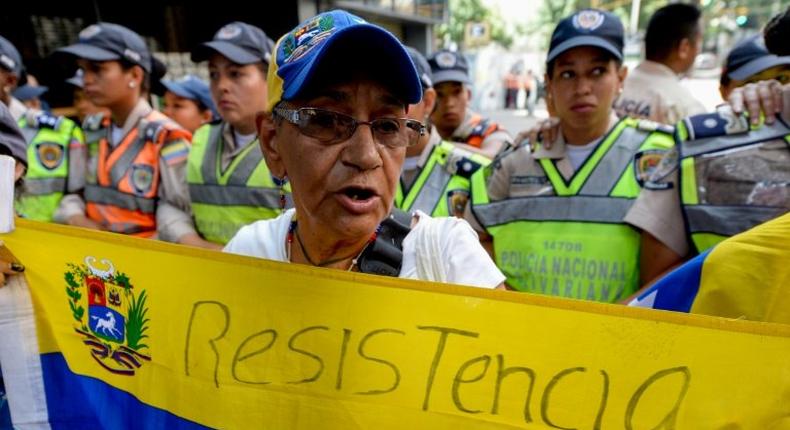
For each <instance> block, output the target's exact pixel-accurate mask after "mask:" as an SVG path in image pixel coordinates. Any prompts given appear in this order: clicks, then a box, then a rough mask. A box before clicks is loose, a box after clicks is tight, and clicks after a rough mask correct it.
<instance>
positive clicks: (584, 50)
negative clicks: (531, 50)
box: [546, 46, 626, 128]
mask: <svg viewBox="0 0 790 430" xmlns="http://www.w3.org/2000/svg"><path fill="white" fill-rule="evenodd" d="M625 74H626V70H625V68H620V67H618V65H617V63H616V62H615V61H614V60H613V59H611V56H609V55H607V54H606V53H605V52H604V51H602V50H600V49H598V48H594V47H590V46H582V47H578V48H574V49H570V50H568V51H566V52H564V53H562V54H561V55H560V56H559V57H557V58H556V59H555V60H554V70H553V71H552V76H547V78H548V79H547V81H546V84H547V87H548V88H547V90H548V91H549V93H550V94H551V99H552V107H553V110H554V113H555V114H556V116H557V117H559V118H560V121H561V123H562V124H563V125H565V126H569V125H570V126H573V127H574V128H590V127H597V126H599V125H600V124H602V123H607V124H608V121H609V116H610V115H611V111H612V103H614V101H615V99H616V98H617V96H618V94H619V92H620V88H622V85H623V80H625Z"/></svg>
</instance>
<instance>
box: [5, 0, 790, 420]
mask: <svg viewBox="0 0 790 430" xmlns="http://www.w3.org/2000/svg"><path fill="white" fill-rule="evenodd" d="M788 34H790V11H788V12H785V13H783V14H780V15H778V16H777V17H775V18H774V19H773V20H772V21H771V22H769V23H768V24H767V25H766V27H765V31H764V35H762V36H755V37H751V38H748V39H746V40H744V41H743V42H741V43H740V44H739V45H737V46H736V47H735V48H734V49H733V50H732V52H731V53H730V54H729V56H728V58H727V60H726V64H725V68H724V70H723V72H722V77H721V90H722V94H723V95H724V96H725V97H728V99H729V104H727V105H723V106H721V107H720V108H718V109H717V110H716V111H715V112H710V113H706V112H703V109H702V108H701V105H700V104H699V103H698V102H696V101H695V100H694V99H693V95H691V94H689V93H688V91H686V90H684V89H683V87H681V86H680V83H679V80H680V77H681V76H682V75H683V74H684V73H686V72H688V71H689V70H690V68H691V67H692V65H693V63H694V59H695V57H696V56H697V54H698V53H699V51H700V46H701V40H702V37H703V27H702V23H701V14H700V11H699V9H698V8H697V7H695V6H692V5H687V4H682V3H674V4H670V5H668V6H666V7H664V8H661V9H659V10H658V11H657V12H656V13H655V14H654V16H653V17H652V18H651V20H650V23H649V25H648V29H647V36H646V47H645V52H646V60H645V61H643V62H642V63H641V64H640V65H639V66H638V67H637V68H636V69H635V70H634V71H632V72H631V73H629V71H628V70H627V69H626V67H624V65H623V59H624V56H623V45H624V30H623V25H622V23H621V22H620V20H619V18H618V17H617V16H616V15H614V14H612V13H609V12H606V11H602V10H595V9H585V10H580V11H577V12H575V13H573V14H571V15H570V16H568V17H566V18H564V19H562V20H561V21H560V22H559V23H558V24H557V26H556V28H555V30H554V32H553V34H552V36H551V40H550V46H549V51H548V54H547V57H546V76H545V84H546V100H547V107H548V111H549V113H550V114H551V118H550V119H548V120H546V121H544V122H542V123H540V124H539V125H538V126H536V127H534V128H533V129H531V130H525V131H522V132H520V133H518V134H517V135H515V138H513V137H512V135H511V134H510V133H508V132H507V131H506V130H503V129H502V127H501V126H499V125H498V124H497V123H495V122H494V121H492V120H490V119H488V118H485V117H483V116H482V115H480V114H478V113H475V112H473V111H472V110H471V109H470V107H469V102H470V98H471V91H472V85H471V80H470V73H469V67H468V64H467V61H466V59H465V58H464V55H463V54H462V53H459V52H453V51H449V50H441V51H439V52H436V53H435V54H433V55H431V56H430V58H425V57H424V56H423V55H422V54H421V53H419V52H418V51H416V50H414V49H410V48H406V47H404V46H403V45H401V43H400V42H399V41H398V40H397V39H396V38H395V37H394V36H392V35H391V34H390V33H389V32H387V31H386V30H384V29H382V28H380V27H378V26H375V25H371V24H368V23H366V22H364V21H363V20H361V19H360V18H358V17H356V16H353V15H351V14H348V13H346V12H344V11H330V12H325V13H322V14H319V15H318V16H316V17H314V18H311V19H310V20H308V21H306V22H304V23H302V24H300V25H299V26H297V27H296V28H295V29H294V30H293V31H291V32H289V33H287V34H286V35H284V36H282V37H280V38H279V39H278V41H277V42H276V43H275V42H274V41H273V40H272V39H270V38H269V36H267V35H266V34H265V33H264V32H263V31H262V30H261V29H259V28H256V27H254V26H252V25H249V24H246V23H242V22H233V23H229V24H227V25H225V26H224V27H222V28H221V29H219V31H217V33H216V35H215V36H214V38H213V39H212V40H211V41H207V42H205V43H203V44H201V45H200V46H198V47H197V48H196V49H195V50H194V51H193V52H192V59H193V61H196V62H202V61H207V62H208V68H209V76H210V82H209V83H204V82H202V81H200V80H199V79H197V78H195V77H194V76H187V77H184V78H182V79H178V80H174V81H167V80H165V81H162V80H161V77H162V76H163V75H164V73H163V71H162V69H163V67H162V65H161V64H159V63H158V62H157V61H156V60H155V59H154V58H152V56H151V53H150V52H149V50H148V49H147V47H146V45H145V43H144V42H143V39H142V38H141V37H140V36H139V35H138V34H136V33H135V32H133V31H132V30H130V29H128V28H126V27H123V26H120V25H117V24H111V23H99V24H94V25H91V26H88V27H87V28H85V29H84V30H83V31H82V32H81V33H80V36H79V41H78V42H77V43H76V44H74V45H70V46H66V47H63V48H61V49H58V50H57V52H56V53H55V54H54V55H55V56H57V57H60V58H62V59H71V60H73V61H75V62H76V65H77V67H78V71H77V73H76V74H75V76H74V77H73V78H71V79H69V83H70V84H71V85H73V86H74V87H75V101H76V102H77V103H79V112H80V116H81V118H80V120H81V123H80V124H77V123H76V122H75V121H73V120H71V119H68V118H64V117H60V116H54V115H52V114H50V113H47V112H45V111H42V110H41V109H40V106H39V105H35V104H32V105H31V104H27V105H26V104H24V103H22V102H20V101H19V100H17V98H16V97H15V96H14V94H15V93H14V90H15V89H16V88H17V87H18V86H20V85H21V84H23V83H24V80H25V69H24V65H23V61H22V58H20V55H19V52H18V51H17V50H16V49H15V48H14V46H13V44H12V43H11V42H10V41H8V40H6V39H4V38H2V37H0V84H1V85H0V100H1V101H2V102H3V103H1V104H0V155H4V156H6V157H0V158H3V159H0V161H3V162H4V161H7V160H10V161H12V162H14V161H15V163H16V164H15V166H16V167H15V168H14V173H15V176H16V177H17V183H16V187H15V191H16V196H15V198H14V200H13V203H14V205H15V210H16V212H17V213H18V215H19V216H20V217H24V218H28V219H31V220H38V221H44V222H57V223H63V224H69V225H73V226H78V227H83V228H91V229H96V230H105V231H110V232H114V233H118V234H127V235H134V236H138V237H141V238H149V239H159V240H165V241H169V242H174V243H180V244H184V245H191V246H198V247H205V248H214V249H224V250H225V251H226V252H233V253H238V254H244V255H248V256H257V257H262V258H268V259H273V260H279V261H283V262H292V263H297V264H310V265H314V266H320V267H326V268H333V269H341V270H356V271H361V272H365V273H376V274H384V275H390V276H399V277H402V278H412V279H420V280H428V281H439V282H448V283H458V284H464V285H470V286H477V287H483V288H500V289H504V288H508V289H511V290H516V291H526V292H532V293H540V294H551V295H555V296H561V297H569V298H576V299H586V300H595V301H602V302H614V303H617V302H623V301H626V300H628V299H629V297H631V296H633V295H635V294H637V293H638V291H639V289H640V287H641V286H649V285H650V284H651V283H653V282H655V280H656V279H661V277H662V275H664V274H665V273H668V272H670V271H671V270H672V269H673V268H675V267H676V266H678V265H680V264H682V263H683V262H684V261H686V260H688V259H690V258H692V260H691V261H690V262H689V263H687V264H692V263H695V262H697V263H700V262H703V263H704V261H705V258H706V256H707V255H709V253H710V250H711V249H712V248H714V247H716V246H719V245H718V244H719V243H720V242H722V241H726V240H728V239H727V238H728V237H730V236H735V237H733V238H732V239H729V240H735V241H738V240H740V242H741V243H745V244H746V245H747V246H745V247H743V248H741V249H743V252H745V253H751V254H750V256H749V257H748V258H746V257H747V256H744V255H739V253H738V252H735V253H732V252H731V253H730V254H727V253H721V254H720V255H721V256H720V257H718V260H719V261H720V266H721V265H723V266H724V267H725V268H726V267H729V266H733V265H737V264H735V263H737V260H739V259H741V258H743V259H745V260H748V261H751V262H754V261H757V262H756V263H755V265H754V267H751V268H749V270H746V271H743V270H741V271H740V272H728V273H736V274H739V276H740V275H744V274H746V275H747V277H746V278H743V277H740V278H739V277H738V276H734V277H733V278H734V279H737V280H736V282H741V281H740V280H741V279H749V280H751V282H752V284H749V285H746V284H743V283H741V284H738V285H736V288H739V289H741V290H746V291H747V292H748V290H749V289H753V290H754V291H755V292H766V291H767V292H769V293H770V297H769V296H768V295H766V294H762V293H761V294H762V295H759V294H755V295H753V297H752V298H751V300H749V299H747V300H745V301H744V303H748V304H750V305H752V304H753V302H754V301H755V298H759V300H758V301H762V302H764V303H761V304H760V306H757V308H760V309H767V310H766V311H765V312H762V313H761V311H758V312H756V313H754V314H751V313H746V314H742V313H737V312H736V313H735V314H733V315H730V314H726V315H725V316H733V317H745V318H748V319H756V320H771V321H779V322H789V321H790V315H788V312H790V306H781V305H775V303H780V304H781V303H786V302H787V300H788V299H785V297H787V294H781V293H782V292H783V291H782V290H781V289H780V290H779V293H776V289H774V288H771V286H770V285H768V283H769V282H770V283H773V284H777V283H780V284H781V283H782V282H783V281H784V280H785V279H786V278H785V277H783V276H773V277H763V278H761V276H763V275H765V274H766V273H768V274H770V273H772V270H773V269H776V268H777V267H779V266H780V265H781V266H783V267H784V266H786V264H784V262H786V256H787V253H788V252H790V249H786V247H785V248H783V247H781V246H776V247H774V248H771V246H772V245H774V244H783V243H785V242H786V241H787V240H786V239H787V237H784V236H783V235H782V234H779V235H777V234H775V233H773V232H776V231H779V232H783V231H784V232H790V228H785V227H784V226H785V225H786V224H787V223H788V222H790V218H788V216H783V215H784V214H785V212H787V209H788V208H790V198H789V197H790V196H788V189H789V188H788V185H789V184H790V163H788V161H790V160H789V159H788V158H790V157H789V156H790V152H788V145H790V85H787V83H788V80H790V79H789V78H790V56H789V55H790V50H788V45H787V40H790V37H788ZM360 52H364V53H365V55H360ZM160 86H161V88H159V89H161V90H163V92H164V96H163V97H164V109H163V112H160V111H157V110H155V109H154V108H153V107H152V104H151V103H150V98H149V97H150V96H151V94H152V92H154V93H155V92H157V88H158V87H160ZM16 94H17V95H19V94H20V93H19V92H17V93H16ZM744 111H747V112H748V114H747V113H745V112H744ZM83 115H84V117H82V116H83ZM361 126H363V127H361ZM8 156H10V157H12V158H13V159H11V158H9V157H8ZM0 173H3V172H0ZM393 208H395V209H393ZM297 212H298V213H297ZM769 220H773V221H769ZM776 223H780V224H779V227H778V228H777V224H776ZM759 224H762V225H760V226H759V227H757V228H756V229H753V230H751V232H752V233H750V232H746V231H747V230H750V229H752V228H753V227H755V226H758V225H759ZM470 226H471V227H470ZM766 226H767V227H766ZM472 229H474V230H476V232H477V233H476V234H475V232H474V231H473V230H472ZM742 232H746V233H744V234H743V235H739V233H742ZM754 232H756V233H754ZM766 232H768V233H766ZM750 234H751V236H748V235H750ZM788 234H790V233H788ZM744 236H746V237H747V238H748V239H747V240H744V239H742V238H743V237H744ZM739 237H740V238H741V239H738V238H739ZM478 239H479V240H478ZM292 245H293V246H292ZM725 248H726V247H725ZM727 249H733V248H732V247H730V248H727ZM736 249H737V248H736ZM766 250H767V251H766ZM777 250H778V251H779V252H776V251H777ZM486 251H488V253H486ZM714 252H715V251H714ZM489 255H490V257H489ZM762 255H766V256H770V258H768V259H767V260H771V262H772V263H771V264H773V266H771V267H770V268H769V267H767V266H765V265H764V264H763V263H762V262H760V261H759V260H755V258H753V257H754V256H762ZM695 256H696V257H695ZM728 258H729V259H732V260H728ZM722 260H723V263H721V261H722ZM731 261H732V262H733V264H730V262H731ZM21 263H24V262H16V261H9V259H8V257H6V258H5V259H3V258H0V264H1V265H2V267H0V269H2V270H1V271H2V275H0V281H2V283H0V287H2V284H5V283H6V282H8V285H6V286H5V287H2V290H0V293H2V292H3V291H5V292H7V291H9V290H11V289H13V288H16V289H18V290H19V291H24V288H26V286H25V285H24V278H23V277H21V276H18V275H19V274H20V273H21V272H22V271H24V266H23V265H22V264H21ZM761 264H763V266H761ZM766 264H767V263H766ZM684 267H686V266H682V267H680V268H679V269H677V270H675V271H674V272H672V273H670V275H668V277H669V278H672V277H673V276H674V277H675V278H672V279H677V273H692V275H691V278H694V276H696V278H695V279H696V281H697V282H700V275H699V270H697V271H696V272H695V271H694V270H687V269H684ZM717 267H719V266H717ZM711 270H713V269H711ZM711 270H708V271H707V272H704V273H706V276H707V277H708V278H711V276H708V275H710V272H711ZM777 270H778V269H777ZM783 270H786V269H783ZM694 273H697V274H696V275H694ZM15 275H16V276H15ZM712 278H713V279H720V281H719V282H721V283H725V282H726V281H727V279H725V278H726V277H724V278H723V277H721V276H719V277H718V278H716V277H715V276H714V277H712ZM665 279H668V278H665ZM721 279H723V280H721ZM761 280H762V281H763V282H761ZM667 284H668V286H667V289H668V290H662V291H656V290H655V289H654V288H655V287H656V286H659V285H667ZM782 285H783V284H782ZM679 286H680V287H682V283H673V282H669V283H667V282H663V283H662V281H659V282H658V283H657V284H655V285H654V286H653V287H650V288H653V289H651V290H648V291H647V292H645V293H643V294H641V295H639V296H638V297H637V298H636V299H634V301H633V302H632V304H635V305H643V306H650V307H657V308H664V309H676V310H686V311H687V310H689V306H688V303H686V304H685V305H686V307H685V308H684V307H683V306H674V307H673V304H672V300H671V298H672V297H680V296H683V294H680V293H678V292H677V291H673V290H672V289H673V288H675V289H677V288H680V287H679ZM698 289H699V285H697V286H692V287H690V290H692V291H694V292H696V291H697V290H698ZM666 291H669V292H668V293H667V292H666ZM687 296H688V294H686V295H685V296H684V297H687ZM728 297H729V296H728ZM0 299H2V300H0V315H2V314H3V313H4V312H5V313H8V314H15V315H22V314H24V315H25V316H24V318H27V320H26V321H32V320H33V318H34V317H33V311H32V307H31V305H30V303H29V300H28V302H27V304H26V305H24V306H27V307H25V308H24V309H23V308H22V306H23V305H21V304H19V303H18V302H14V301H13V300H9V296H8V294H2V295H0ZM777 300H778V302H776V301H777ZM720 301H721V300H720ZM726 301H727V300H723V302H726ZM783 301H784V302H783ZM686 302H688V300H686ZM725 304H727V305H730V306H731V307H733V308H738V303H725ZM720 309H721V308H720ZM11 311H13V312H11ZM24 318H23V319H24ZM22 326H24V327H27V328H28V329H29V328H30V327H34V325H33V324H32V322H31V323H30V324H27V323H25V324H19V322H18V321H10V322H6V323H4V324H2V325H0V330H2V333H3V334H4V336H5V337H4V341H3V344H2V345H0V346H3V348H2V349H0V352H2V353H3V354H32V356H31V357H32V358H31V357H26V358H23V359H22V360H21V361H20V360H17V359H16V357H15V358H14V359H13V360H10V359H9V362H13V363H16V362H25V360H26V359H27V358H30V359H31V360H33V361H35V360H36V359H37V352H36V351H32V352H31V351H30V350H29V348H25V347H24V345H22V344H19V345H17V343H19V342H23V341H24V340H25V339H28V338H30V337H32V338H35V335H34V334H33V335H31V336H23V335H10V336H9V335H7V334H8V333H16V332H14V330H17V329H19V330H22V329H24V327H22ZM15 342H16V343H15ZM0 358H3V357H2V356H0ZM6 358H7V357H6ZM4 364H5V363H4ZM30 370H31V369H21V370H19V371H18V372H16V371H15V373H14V374H13V379H9V378H8V375H4V376H5V377H6V386H7V387H9V392H11V391H12V390H11V388H14V387H16V389H18V388H19V387H22V389H19V390H18V391H17V395H18V396H20V397H18V398H17V399H16V400H15V402H16V403H15V405H14V404H12V405H11V406H12V410H16V412H14V413H15V414H16V417H17V418H15V420H16V419H20V418H19V417H23V418H24V417H26V416H27V415H25V414H28V413H29V414H30V415H29V416H30V417H32V418H30V419H33V420H40V419H42V418H41V416H40V415H37V413H38V412H37V411H38V409H37V408H40V407H41V405H40V403H41V402H40V401H39V402H35V401H30V402H27V401H24V400H20V399H21V398H22V397H24V396H23V395H22V394H21V393H34V392H39V393H43V388H42V387H41V386H40V383H39V385H36V383H35V382H31V381H34V380H36V375H35V374H34V373H35V372H31V371H30ZM26 372H27V373H26ZM28 373H29V374H28ZM39 376H40V375H39ZM38 379H40V378H38ZM0 382H2V380H0ZM12 384H14V387H12V386H11V385H12ZM0 388H2V387H0ZM36 390H38V391H36ZM34 397H35V396H34ZM36 398H38V399H41V398H43V394H41V395H40V396H39V397H36ZM0 412H2V409H0ZM2 418H3V417H2V415H1V414H0V419H2ZM44 419H45V418H44ZM0 424H2V422H0Z"/></svg>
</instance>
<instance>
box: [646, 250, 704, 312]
mask: <svg viewBox="0 0 790 430" xmlns="http://www.w3.org/2000/svg"><path fill="white" fill-rule="evenodd" d="M711 250H713V248H710V249H708V250H707V251H705V252H703V253H702V254H700V255H698V256H696V257H694V258H692V259H691V260H689V261H687V262H685V263H684V264H683V265H682V266H680V267H678V268H677V269H675V270H673V271H672V272H670V273H669V274H668V275H666V276H664V277H663V278H661V279H660V280H659V281H658V282H656V284H655V285H654V286H653V288H651V290H657V291H658V294H657V295H656V300H655V303H654V304H653V308H655V309H664V310H668V311H676V312H689V311H691V305H693V304H694V299H696V297H697V293H698V292H699V283H700V279H701V277H702V266H703V265H704V264H705V258H707V257H708V254H710V251H711Z"/></svg>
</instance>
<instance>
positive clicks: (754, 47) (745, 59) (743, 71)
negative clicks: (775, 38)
mask: <svg viewBox="0 0 790 430" xmlns="http://www.w3.org/2000/svg"><path fill="white" fill-rule="evenodd" d="M783 65H790V57H780V56H777V55H774V54H771V53H770V52H769V51H768V49H767V48H766V47H765V40H764V39H763V36H762V35H761V34H757V35H754V36H750V37H747V38H746V39H744V40H742V41H740V42H738V43H737V44H736V45H735V47H734V48H732V50H731V51H730V53H729V54H727V60H726V61H725V64H724V74H726V75H727V76H728V77H729V78H730V79H734V80H736V81H742V80H745V79H747V78H749V77H750V76H752V75H756V74H758V73H760V72H762V71H763V70H766V69H770V68H771V67H776V66H783Z"/></svg>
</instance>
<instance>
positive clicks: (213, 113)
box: [161, 75, 219, 133]
mask: <svg viewBox="0 0 790 430" xmlns="http://www.w3.org/2000/svg"><path fill="white" fill-rule="evenodd" d="M161 82H162V85H163V86H164V87H165V95H164V102H163V109H162V113H164V114H165V115H167V116H168V117H170V119H172V120H173V121H175V122H177V123H178V125H180V126H181V127H184V128H185V129H187V130H188V131H189V132H190V133H194V132H195V131H197V129H198V128H200V126H201V125H203V124H206V123H209V122H211V121H213V120H214V119H216V118H218V117H219V116H218V114H217V110H216V108H215V107H214V101H213V100H211V92H210V90H209V88H208V84H206V83H205V82H203V80H201V79H200V78H198V77H197V76H195V75H186V76H184V77H182V78H181V79H178V80H165V79H163V80H162V81H161Z"/></svg>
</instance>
